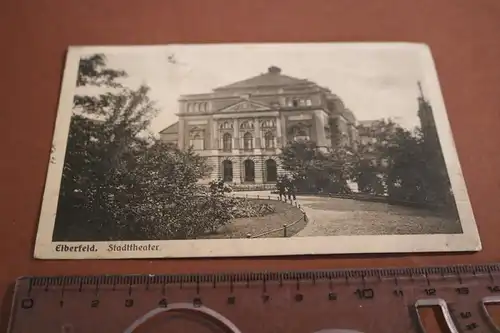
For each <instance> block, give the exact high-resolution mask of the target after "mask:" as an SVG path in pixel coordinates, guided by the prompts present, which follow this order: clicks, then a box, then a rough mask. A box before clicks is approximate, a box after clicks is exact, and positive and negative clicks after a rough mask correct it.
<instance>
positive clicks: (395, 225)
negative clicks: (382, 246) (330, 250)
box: [235, 191, 461, 237]
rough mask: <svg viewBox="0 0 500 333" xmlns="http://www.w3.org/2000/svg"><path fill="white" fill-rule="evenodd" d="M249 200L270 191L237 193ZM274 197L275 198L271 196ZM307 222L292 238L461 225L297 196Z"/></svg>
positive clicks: (434, 230) (418, 213)
mask: <svg viewBox="0 0 500 333" xmlns="http://www.w3.org/2000/svg"><path fill="white" fill-rule="evenodd" d="M235 194H238V195H245V194H248V195H249V196H255V195H259V196H268V195H272V194H270V192H269V191H252V192H236V193H235ZM272 196H274V197H276V195H272ZM297 201H298V202H299V203H300V205H301V207H302V208H303V209H304V211H305V212H306V213H307V215H308V217H309V218H310V221H309V223H308V224H307V225H306V227H305V228H304V229H302V230H301V231H300V232H299V233H297V234H296V235H295V237H306V236H338V235H344V236H348V235H396V234H399V235H404V234H443V233H459V232H461V227H460V223H459V222H458V221H454V220H450V219H448V218H445V217H440V216H436V215H435V214H433V213H431V212H428V211H426V210H423V209H416V208H408V207H401V206H394V205H388V204H385V203H380V202H367V201H357V200H351V199H337V198H327V197H320V196H297Z"/></svg>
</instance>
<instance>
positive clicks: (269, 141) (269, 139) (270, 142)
mask: <svg viewBox="0 0 500 333" xmlns="http://www.w3.org/2000/svg"><path fill="white" fill-rule="evenodd" d="M264 146H265V147H266V148H267V149H269V148H274V135H273V133H272V132H267V133H266V135H265V136H264Z"/></svg>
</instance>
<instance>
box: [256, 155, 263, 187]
mask: <svg viewBox="0 0 500 333" xmlns="http://www.w3.org/2000/svg"><path fill="white" fill-rule="evenodd" d="M263 178H264V165H263V163H262V155H259V156H256V158H255V184H262V183H263V182H264V179H263Z"/></svg>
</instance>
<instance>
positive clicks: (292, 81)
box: [214, 66, 312, 91]
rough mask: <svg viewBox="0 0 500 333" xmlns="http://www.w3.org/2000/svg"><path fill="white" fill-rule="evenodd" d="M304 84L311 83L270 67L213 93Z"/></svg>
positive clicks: (216, 89)
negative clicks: (262, 72) (261, 72)
mask: <svg viewBox="0 0 500 333" xmlns="http://www.w3.org/2000/svg"><path fill="white" fill-rule="evenodd" d="M304 84H312V82H311V81H309V80H306V79H299V78H295V77H291V76H288V75H283V74H281V68H279V67H276V66H271V67H269V68H268V70H267V72H266V73H264V74H260V75H257V76H254V77H251V78H248V79H245V80H242V81H238V82H235V83H231V84H229V85H226V86H222V87H218V88H215V89H214V91H221V90H233V89H234V90H241V89H251V88H257V87H281V86H293V85H304Z"/></svg>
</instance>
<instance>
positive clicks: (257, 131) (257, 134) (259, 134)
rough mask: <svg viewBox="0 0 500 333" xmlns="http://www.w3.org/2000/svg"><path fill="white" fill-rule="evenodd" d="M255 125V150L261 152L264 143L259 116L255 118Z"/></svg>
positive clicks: (257, 152)
mask: <svg viewBox="0 0 500 333" xmlns="http://www.w3.org/2000/svg"><path fill="white" fill-rule="evenodd" d="M254 127H255V141H254V146H253V148H254V149H256V150H257V151H256V152H255V153H256V154H260V150H261V149H262V148H263V147H264V145H263V144H262V141H263V136H262V132H261V130H260V120H259V118H255V119H254Z"/></svg>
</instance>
